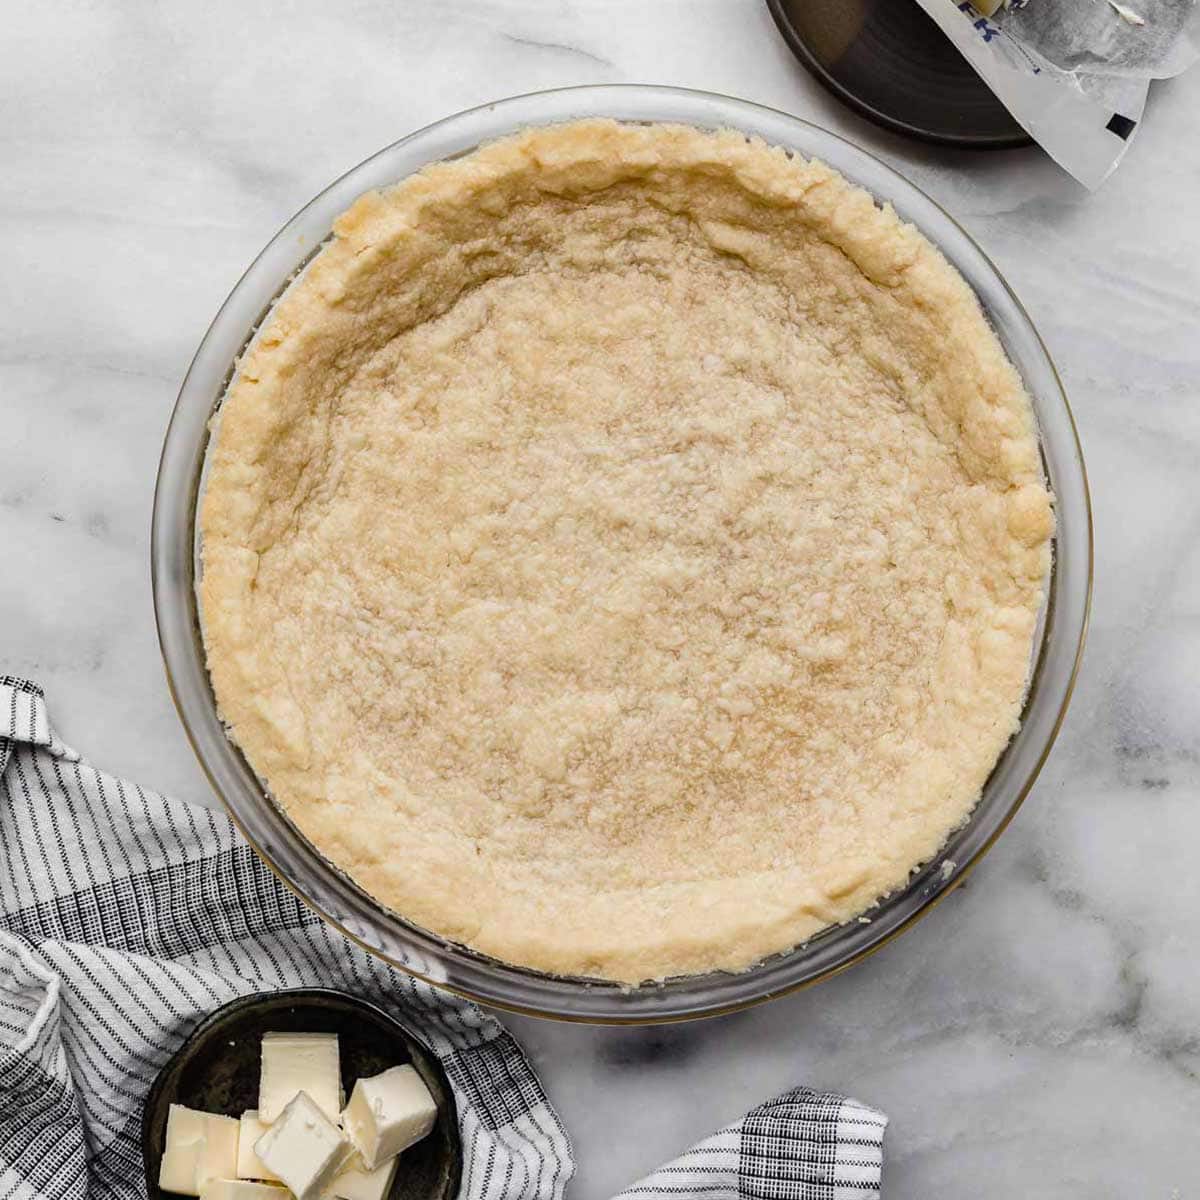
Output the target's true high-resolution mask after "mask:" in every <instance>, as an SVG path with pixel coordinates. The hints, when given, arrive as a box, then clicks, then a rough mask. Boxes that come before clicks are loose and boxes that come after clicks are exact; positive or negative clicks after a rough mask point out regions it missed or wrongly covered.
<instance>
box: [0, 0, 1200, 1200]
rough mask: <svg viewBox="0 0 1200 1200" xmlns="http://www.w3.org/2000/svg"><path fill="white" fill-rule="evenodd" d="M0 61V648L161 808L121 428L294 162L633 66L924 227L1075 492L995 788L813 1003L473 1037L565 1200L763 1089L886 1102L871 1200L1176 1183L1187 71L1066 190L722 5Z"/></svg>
mask: <svg viewBox="0 0 1200 1200" xmlns="http://www.w3.org/2000/svg"><path fill="white" fill-rule="evenodd" d="M268 9H269V11H268ZM3 46H4V58H5V85H4V95H5V99H4V104H3V106H2V107H0V157H2V160H3V162H4V164H5V166H4V170H3V171H0V220H2V221H3V226H4V230H5V238H4V266H3V268H2V269H0V429H2V430H3V434H4V436H3V443H2V447H3V448H2V450H0V668H2V669H4V670H7V671H10V672H16V673H18V674H22V675H26V676H29V677H31V678H33V679H36V680H38V681H39V682H40V683H42V684H43V685H44V687H45V689H46V691H47V694H48V697H49V701H50V704H51V712H52V716H53V717H54V719H55V721H56V723H57V725H58V727H59V729H60V730H61V732H62V733H63V735H64V736H65V737H66V739H67V740H68V741H69V742H71V743H72V744H73V745H76V746H78V747H79V748H80V749H81V750H83V751H84V752H85V753H86V754H88V755H89V756H90V757H92V758H93V759H94V760H95V761H96V762H97V763H99V764H102V765H103V766H105V767H106V768H108V769H111V770H113V771H116V772H119V773H121V774H124V775H127V776H130V777H133V778H136V779H138V780H141V781H143V782H145V783H147V784H150V785H153V786H154V787H156V788H159V789H160V790H165V791H170V792H173V793H175V794H176V795H179V796H181V797H185V798H188V799H193V800H197V801H200V802H206V803H211V796H210V794H209V792H208V789H207V785H206V783H205V781H204V779H203V778H202V776H201V774H200V771H199V769H198V768H197V766H196V764H195V762H194V760H193V758H192V754H191V751H190V750H189V748H188V746H187V744H186V742H185V741H184V738H183V735H182V733H181V731H180V728H179V725H178V724H177V721H176V718H175V714H174V711H173V709H172V707H171V702H170V699H169V697H168V694H167V689H166V685H165V682H164V678H163V672H162V668H161V665H160V660H159V653H158V646H157V642H156V639H155V632H154V623H153V619H152V615H151V601H150V582H149V571H148V565H147V563H148V536H149V524H150V505H151V498H152V493H153V488H154V475H155V467H156V464H157V459H158V452H159V448H160V443H161V438H162V435H163V432H164V429H165V427H166V423H167V419H168V417H169V415H170V411H171V406H172V404H173V402H174V399H175V393H176V390H177V388H178V385H179V383H180V380H181V378H182V375H183V372H184V370H185V369H186V367H187V364H188V361H189V359H190V356H191V354H192V352H193V350H194V348H195V346H196V343H197V342H198V341H199V339H200V337H201V335H202V334H203V332H204V330H205V328H206V326H207V324H208V321H209V319H210V318H211V316H212V315H213V313H214V312H215V311H216V309H217V307H218V306H219V305H220V303H221V301H222V300H223V299H224V297H225V295H226V293H227V292H228V290H229V289H230V287H231V286H232V285H233V283H234V282H235V280H236V279H237V277H238V275H239V273H240V272H241V270H242V268H243V267H244V266H245V265H246V264H247V263H248V262H249V261H250V259H251V258H252V257H253V255H254V254H255V253H256V252H257V251H258V249H259V248H260V247H261V246H262V245H263V243H264V242H265V241H266V240H267V239H268V238H269V237H270V236H271V234H272V233H273V232H274V231H275V230H276V229H277V227H278V226H279V225H280V224H282V223H283V221H284V220H285V219H286V218H287V217H288V216H290V215H291V213H292V212H293V211H294V210H295V209H297V208H298V207H299V206H300V205H302V204H303V203H304V202H305V201H306V200H307V199H308V198H309V197H310V196H311V195H313V193H315V192H316V191H318V190H319V189H320V188H321V187H323V186H324V185H325V184H326V183H327V182H328V181H329V180H331V179H332V178H333V177H334V176H336V175H338V174H340V173H341V172H342V171H343V170H345V169H346V168H347V167H349V166H351V165H353V164H354V163H356V162H358V161H359V160H360V159H362V158H364V157H365V156H367V155H368V154H370V153H371V152H373V151H374V150H376V149H378V148H379V147H381V146H383V145H385V144H386V143H388V142H391V141H393V140H395V139H396V138H397V137H399V136H401V135H403V134H404V133H407V132H409V131H410V130H412V129H414V128H416V127H418V126H420V125H423V124H425V123H426V122H428V121H431V120H434V119H435V118H438V117H441V116H444V115H446V114H448V113H450V112H453V111H455V110H458V109H461V108H464V107H467V106H469V105H473V104H478V103H480V102H483V101H487V100H491V99H495V98H498V97H501V96H505V95H509V94H512V93H515V92H524V91H530V90H533V89H537V88H546V87H552V86H556V85H564V84H575V83H598V82H655V83H672V84H680V85H685V86H691V87H699V88H708V89H712V90H715V91H720V92H727V93H731V94H734V95H738V96H744V97H747V98H749V99H752V100H757V101H761V102H763V103H766V104H770V105H774V106H776V107H779V108H782V109H786V110H788V111H791V112H794V113H797V114H799V115H801V116H803V117H806V118H809V119H811V120H814V121H816V122H818V123H820V124H823V125H826V126H828V127H830V128H832V129H834V130H836V131H838V132H840V133H842V134H844V135H846V136H848V137H850V138H852V139H854V140H855V141H857V142H859V143H861V144H863V145H865V146H867V147H868V148H869V149H871V150H873V151H874V152H875V153H876V154H878V155H880V156H881V157H883V158H884V159H886V160H887V161H888V162H890V163H892V164H893V165H894V166H896V167H897V168H899V169H900V170H901V171H902V172H904V173H905V174H906V175H908V176H909V177H910V178H911V179H913V180H914V181H915V182H916V183H917V184H919V185H920V186H921V187H923V188H925V189H926V190H927V191H928V192H930V193H931V194H932V195H933V196H934V197H935V198H936V199H938V200H939V201H940V202H941V203H942V204H943V205H944V206H945V207H946V208H948V209H949V210H950V211H951V212H952V213H954V214H955V215H956V216H957V217H959V218H960V220H961V221H962V222H963V223H964V224H965V225H966V226H967V228H968V229H969V230H970V231H971V232H972V233H973V234H974V235H975V237H976V238H977V239H978V240H979V241H980V242H981V243H982V245H983V246H984V248H985V249H986V250H987V252H988V253H989V254H990V255H991V256H992V257H993V259H994V260H995V261H996V263H997V264H998V265H999V267H1000V269H1001V270H1002V271H1003V272H1004V273H1005V275H1006V276H1007V277H1008V279H1009V281H1010V282H1011V284H1012V286H1013V288H1014V289H1015V290H1016V292H1017V293H1018V295H1019V296H1020V297H1021V299H1022V300H1023V301H1024V303H1025V304H1026V306H1027V307H1028V309H1029V311H1030V313H1031V314H1032V316H1033V319H1034V321H1035V322H1036V324H1037V325H1038V327H1039V328H1040V329H1041V331H1042V333H1043V335H1044V337H1045V339H1046V341H1047V343H1048V345H1049V347H1050V350H1051V353H1052V354H1053V355H1054V357H1055V358H1056V360H1057V362H1058V365H1059V367H1060V369H1061V371H1062V374H1063V377H1064V379H1065V381H1066V385H1067V389H1068V392H1069V393H1070V395H1071V398H1072V401H1073V404H1074V408H1075V413H1076V417H1077V419H1078V422H1079V426H1080V432H1081V435H1082V439H1083V443H1084V448H1085V452H1086V454H1087V459H1088V465H1089V468H1090V472H1091V478H1092V487H1093V495H1094V501H1095V509H1096V527H1097V586H1096V600H1095V609H1094V614H1093V622H1092V632H1091V640H1090V644H1089V648H1088V653H1087V657H1086V662H1085V665H1084V670H1083V674H1082V678H1081V681H1080V685H1079V689H1078V692H1077V694H1076V698H1075V701H1074V704H1073V706H1072V710H1071V713H1070V716H1069V719H1068V722H1067V725H1066V728H1065V730H1064V731H1063V734H1062V736H1061V737H1060V739H1059V742H1058V746H1057V748H1056V749H1055V751H1054V754H1053V756H1052V757H1051V759H1050V762H1049V764H1048V765H1047V767H1046V769H1045V771H1044V772H1043V774H1042V777H1041V780H1040V782H1039V783H1038V785H1037V787H1036V789H1035V791H1034V793H1033V795H1032V796H1031V797H1030V799H1029V800H1028V802H1027V803H1026V805H1025V807H1024V809H1023V810H1022V812H1021V814H1020V816H1019V817H1018V819H1017V820H1016V822H1015V823H1014V825H1013V826H1012V828H1011V829H1010V830H1009V832H1008V833H1007V834H1006V835H1005V836H1004V837H1003V838H1002V839H1001V840H1000V842H999V844H998V845H997V847H996V848H995V849H994V850H993V851H992V853H991V855H990V856H989V857H988V859H987V860H986V861H985V862H984V863H983V864H982V865H981V866H980V868H979V869H978V870H977V871H976V872H975V873H974V874H973V875H972V877H971V879H970V880H969V882H968V883H967V885H966V886H964V887H962V888H960V889H959V890H958V891H957V892H955V893H954V894H953V896H952V897H951V898H950V899H949V900H947V902H946V903H944V904H943V905H941V906H940V907H939V908H938V909H937V910H936V911H935V912H934V913H932V914H931V915H930V916H929V917H928V918H927V919H926V920H925V921H923V922H922V923H921V924H920V925H918V926H917V927H916V928H915V929H914V930H913V931H912V932H911V933H909V934H908V935H906V936H905V937H903V938H902V939H900V940H899V941H898V942H895V943H893V944H892V945H891V946H889V947H888V948H886V949H885V950H883V951H882V952H881V953H879V954H878V955H876V956H875V957H874V958H872V959H871V960H870V961H868V962H866V963H864V964H863V965H861V966H859V967H857V968H855V969H854V970H852V971H850V972H848V973H846V974H844V975H842V976H840V977H839V978H837V979H835V980H833V981H831V982H829V983H826V984H824V985H822V986H820V987H817V988H815V989H812V990H810V991H808V992H805V993H803V994H800V995H797V996H793V997H791V998H788V999H784V1000H780V1001H777V1002H775V1003H773V1004H771V1005H769V1006H767V1007H765V1008H761V1009H758V1010H756V1011H754V1012H751V1013H746V1014H742V1015H740V1016H734V1017H728V1018H724V1019H721V1020H716V1021H710V1022H704V1023H700V1024H693V1025H689V1026H676V1027H669V1028H660V1029H647V1030H633V1031H621V1030H604V1029H588V1028H579V1027H569V1026H560V1025H552V1024H548V1023H544V1022H537V1021H531V1020H513V1021H512V1022H511V1024H512V1026H513V1027H514V1028H515V1030H516V1032H517V1033H518V1035H519V1036H520V1037H521V1038H522V1039H523V1040H524V1042H525V1044H526V1046H527V1047H528V1049H529V1051H530V1052H531V1054H532V1055H533V1057H534V1058H535V1060H536V1062H537V1065H538V1067H539V1069H540V1070H541V1072H542V1074H543V1077H544V1080H545V1083H546V1086H547V1088H548V1090H549V1092H550V1094H551V1097H552V1099H553V1100H554V1102H555V1103H556V1104H557V1105H558V1107H559V1109H560V1111H561V1112H562V1114H563V1117H564V1118H565V1121H566V1123H567V1126H568V1128H569V1129H570V1131H571V1133H572V1136H573V1138H574V1142H575V1146H576V1150H577V1155H578V1159H579V1172H578V1176H577V1179H576V1183H575V1184H574V1192H573V1194H574V1196H575V1197H576V1198H577V1200H601V1198H602V1197H604V1196H607V1195H609V1194H611V1193H612V1192H613V1191H614V1190H616V1189H617V1188H618V1187H619V1186H621V1185H623V1184H625V1183H627V1182H629V1181H631V1180H632V1179H634V1178H635V1177H636V1176H638V1175H639V1174H641V1173H642V1172H644V1171H645V1170H647V1169H648V1168H649V1167H651V1166H652V1165H654V1164H656V1163H657V1162H659V1161H661V1160H663V1159H665V1158H668V1157H671V1156H672V1155H673V1154H674V1153H676V1152H677V1151H678V1150H680V1149H682V1148H683V1147H684V1145H685V1144H687V1143H688V1142H690V1141H692V1140H695V1139H696V1138H697V1137H699V1136H701V1135H702V1134H704V1133H706V1132H708V1131H709V1130H711V1129H712V1128H714V1127H716V1126H718V1125H720V1124H723V1123H725V1122H726V1121H728V1120H731V1119H733V1118H734V1117H736V1116H737V1115H739V1114H740V1113H741V1111H742V1110H744V1109H745V1108H747V1107H749V1106H751V1105H752V1104H754V1103H756V1102H758V1101H759V1100H761V1099H764V1098H766V1097H767V1096H768V1095H769V1094H771V1093H774V1092H776V1091H779V1090H782V1089H784V1088H786V1087H788V1086H790V1085H792V1084H794V1083H799V1082H804V1083H809V1084H812V1085H815V1086H820V1087H829V1088H834V1089H841V1090H846V1091H849V1092H850V1093H852V1094H854V1095H856V1096H858V1097H859V1098H860V1099H862V1100H864V1101H866V1102H868V1103H870V1104H872V1105H875V1106H877V1107H880V1108H882V1109H884V1110H886V1111H887V1112H888V1113H889V1114H890V1115H891V1119H892V1125H891V1130H890V1132H889V1135H888V1143H887V1167H886V1173H885V1195H886V1196H887V1197H888V1198H889V1200H905V1198H912V1200H917V1198H922V1200H925V1198H928V1197H934V1196H957V1195H969V1196H972V1197H978V1198H981V1200H983V1198H992V1197H995V1198H997V1200H999V1198H1002V1197H1003V1198H1005V1200H1007V1198H1008V1197H1010V1196H1013V1195H1019V1196H1021V1197H1023V1198H1025V1200H1034V1198H1035V1197H1056V1198H1064V1197H1088V1198H1089V1200H1095V1198H1097V1197H1123V1198H1124V1197H1130V1196H1137V1197H1141V1198H1149V1197H1162V1198H1163V1200H1167V1198H1169V1197H1192V1196H1200V970H1198V969H1197V966H1196V955H1197V949H1198V948H1200V872H1197V870H1196V867H1195V862H1196V849H1195V847H1196V846H1197V845H1198V844H1200V689H1198V688H1197V685H1196V680H1197V678H1198V677H1200V484H1198V483H1197V468H1198V466H1200V308H1198V306H1197V299H1196V297H1197V295H1198V294H1200V221H1197V220H1196V215H1195V214H1196V206H1197V203H1198V202H1200V139H1198V138H1197V137H1196V136H1195V114H1196V112H1197V111H1198V110H1200V71H1193V72H1192V73H1191V74H1190V75H1188V76H1184V77H1183V78H1181V79H1178V80H1175V81H1172V82H1170V83H1167V84H1165V85H1160V86H1158V87H1157V88H1156V89H1155V90H1154V92H1153V94H1152V96H1151V100H1150V105H1149V111H1148V114H1147V119H1146V121H1145V123H1144V126H1143V129H1142V131H1141V132H1140V134H1139V136H1138V139H1137V141H1136V143H1135V144H1134V145H1133V147H1132V149H1131V150H1130V152H1129V154H1128V156H1127V158H1126V161H1125V163H1124V165H1123V166H1122V167H1121V169H1120V170H1119V172H1118V173H1117V174H1116V175H1115V176H1114V177H1113V178H1112V179H1111V180H1110V181H1109V182H1108V183H1107V184H1106V185H1105V186H1104V187H1103V188H1102V189H1101V190H1100V191H1099V192H1097V193H1095V194H1091V195H1089V194H1088V193H1086V192H1084V191H1083V190H1082V189H1081V188H1079V187H1078V186H1077V185H1076V184H1074V183H1073V182H1072V181H1071V180H1070V179H1069V178H1067V177H1066V176H1065V175H1063V174H1062V173H1061V172H1060V171H1059V170H1058V169H1057V168H1056V167H1055V166H1054V165H1053V164H1052V163H1050V162H1049V161H1048V160H1047V159H1046V158H1045V157H1044V156H1043V155H1042V154H1041V153H1040V152H1039V151H1037V150H1036V149H1029V150H1020V151H1011V152H1003V153H993V154H987V155H977V154H971V153H967V152H952V151H944V150H935V149H931V148H929V147H925V146H921V145H917V144H913V143H909V142H905V141H902V140H900V139H898V138H895V137H892V136H890V135H888V134H885V133H882V132H880V131H878V130H876V129H874V128H873V127H872V126H870V125H868V124H865V123H864V122H862V121H860V120H859V119H858V118H856V117H855V116H854V115H853V114H851V113H849V112H847V111H845V110H843V109H842V108H840V107H838V106H837V104H836V103H835V102H834V101H833V100H832V99H831V98H830V97H828V96H827V95H826V94H825V93H824V92H822V91H821V90H820V89H819V88H818V87H817V85H816V84H815V83H814V82H813V81H812V80H810V79H809V77H808V76H807V75H805V74H804V73H803V72H802V71H801V70H800V68H799V67H798V66H796V64H795V63H794V62H793V60H792V59H791V57H790V55H789V54H788V52H787V50H786V49H785V47H784V45H783V44H782V42H781V40H780V39H779V37H778V36H777V34H776V32H775V29H774V27H773V25H772V23H771V21H770V18H769V16H768V14H767V12H766V8H765V6H764V5H763V4H762V3H761V2H760V0H655V2H653V3H647V2H646V0H559V2H555V3H548V2H541V0H493V2H490V3H485V2H476V3H470V2H468V0H356V2H354V3H343V4H339V5H319V4H316V3H309V2H307V0H297V2H293V3H288V4H275V5H271V6H264V5H244V4H240V3H234V2H233V0H213V2H210V3H207V4H203V5H201V4H198V3H175V4H170V5H159V6H144V5H99V4H71V5H21V6H10V7H9V9H8V10H7V13H6V16H5V31H4V36H3Z"/></svg>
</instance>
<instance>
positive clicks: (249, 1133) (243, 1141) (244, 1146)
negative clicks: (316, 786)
mask: <svg viewBox="0 0 1200 1200" xmlns="http://www.w3.org/2000/svg"><path fill="white" fill-rule="evenodd" d="M266 1132H267V1126H266V1122H264V1121H260V1120H259V1119H258V1110H257V1109H254V1108H252V1109H249V1110H248V1111H247V1112H244V1113H242V1119H241V1121H240V1122H239V1128H238V1158H237V1177H238V1178H239V1179H270V1180H274V1181H275V1182H278V1181H279V1176H278V1175H275V1174H273V1173H272V1172H271V1171H270V1170H269V1169H268V1168H267V1165H266V1163H264V1162H262V1161H261V1160H260V1159H259V1157H258V1155H257V1154H255V1153H254V1143H255V1142H257V1141H258V1139H259V1138H260V1137H262V1135H263V1134H264V1133H266Z"/></svg>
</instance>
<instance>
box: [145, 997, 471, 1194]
mask: <svg viewBox="0 0 1200 1200" xmlns="http://www.w3.org/2000/svg"><path fill="white" fill-rule="evenodd" d="M274 1031H281V1032H285V1033H288V1032H296V1033H301V1032H303V1033H336V1034H337V1035H338V1042H339V1045H340V1048H341V1058H342V1087H343V1088H345V1090H346V1095H349V1094H350V1092H351V1091H352V1090H353V1087H354V1081H355V1080H356V1079H359V1078H361V1077H365V1076H370V1075H378V1074H379V1072H380V1071H386V1070H387V1068H388V1067H395V1066H399V1065H400V1064H402V1063H411V1064H412V1065H413V1067H415V1068H416V1070H417V1071H418V1072H419V1073H420V1075H421V1078H422V1079H424V1080H425V1084H426V1086H427V1087H428V1088H429V1090H430V1092H431V1093H432V1094H433V1098H434V1100H435V1101H436V1102H437V1106H438V1119H437V1124H436V1125H435V1126H434V1127H433V1132H432V1133H430V1135H429V1136H428V1137H427V1138H424V1139H423V1140H422V1141H419V1142H418V1143H417V1144H416V1145H415V1146H413V1147H412V1148H411V1149H409V1150H406V1151H405V1152H404V1157H403V1159H402V1160H401V1163H400V1169H399V1170H398V1171H397V1172H396V1178H395V1180H394V1181H393V1183H392V1189H391V1191H390V1192H389V1193H388V1200H454V1197H455V1196H457V1195H458V1185H459V1181H460V1179H461V1177H462V1143H461V1142H460V1140H459V1136H458V1111H457V1108H456V1106H455V1103H454V1093H453V1091H452V1090H451V1088H450V1081H449V1080H448V1079H447V1078H446V1072H445V1071H444V1070H443V1069H442V1065H441V1063H440V1062H438V1060H437V1058H436V1056H435V1055H434V1054H433V1053H432V1052H431V1051H430V1050H429V1049H428V1048H427V1047H426V1046H425V1044H424V1043H423V1042H422V1041H421V1040H420V1039H419V1038H418V1037H417V1036H416V1034H414V1033H413V1032H412V1031H411V1030H410V1029H407V1028H405V1026H404V1025H402V1024H401V1023H400V1022H399V1021H397V1020H396V1019H395V1018H394V1017H391V1016H389V1015H388V1014H387V1013H385V1012H384V1011H383V1010H382V1009H379V1008H376V1007H375V1006H374V1005H373V1004H368V1003H367V1002H366V1001H365V1000H359V999H357V998H356V997H354V996H348V995H346V993H344V992H336V991H333V990H331V989H327V988H303V989H297V990H295V991H286V992H259V993H256V994H254V995H251V996H242V997H240V998H239V999H237V1000H233V1001H231V1002H230V1003H229V1004H226V1005H224V1006H223V1007H222V1008H218V1009H217V1010H216V1011H215V1012H212V1013H209V1015H208V1016H207V1017H205V1018H204V1020H203V1021H201V1022H200V1024H199V1025H197V1026H196V1028H195V1029H194V1030H193V1031H192V1033H191V1035H190V1036H189V1037H188V1039H187V1041H186V1042H184V1043H183V1045H182V1046H180V1047H179V1050H178V1051H177V1052H176V1053H175V1055H174V1057H173V1058H172V1059H171V1060H170V1062H168V1063H167V1065H166V1066H165V1067H164V1068H163V1069H162V1071H161V1072H160V1073H159V1076H158V1078H157V1079H156V1080H155V1081H154V1084H153V1086H152V1087H151V1089H150V1094H149V1095H148V1096H147V1097H146V1105H145V1108H144V1109H143V1111H142V1156H143V1158H144V1160H145V1164H146V1195H147V1197H148V1198H149V1200H169V1198H170V1197H173V1196H174V1195H175V1193H173V1192H164V1191H163V1190H162V1189H161V1188H160V1187H159V1186H158V1169H159V1164H160V1162H161V1161H162V1154H163V1144H164V1142H165V1140H166V1135H167V1110H168V1109H169V1108H170V1106H171V1105H172V1104H184V1105H186V1106H187V1107H188V1108H198V1109H202V1110H204V1111H206V1112H216V1113H224V1114H225V1115H226V1116H229V1117H240V1116H241V1115H242V1113H244V1112H245V1111H246V1110H247V1109H251V1108H257V1107H258V1076H259V1062H260V1045H261V1042H262V1035H263V1034H264V1033H270V1032H274Z"/></svg>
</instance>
